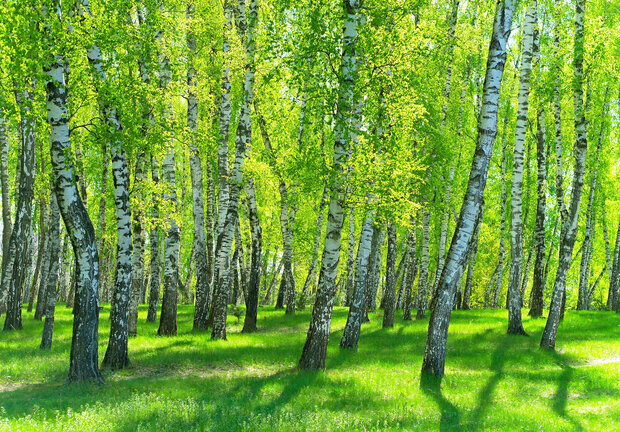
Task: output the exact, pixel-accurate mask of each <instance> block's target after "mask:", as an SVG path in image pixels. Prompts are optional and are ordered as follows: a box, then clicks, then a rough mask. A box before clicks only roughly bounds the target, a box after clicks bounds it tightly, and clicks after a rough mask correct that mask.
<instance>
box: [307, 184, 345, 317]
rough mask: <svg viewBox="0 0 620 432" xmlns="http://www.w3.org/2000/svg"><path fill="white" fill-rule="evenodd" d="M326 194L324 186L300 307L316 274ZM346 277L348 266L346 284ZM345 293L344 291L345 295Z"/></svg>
mask: <svg viewBox="0 0 620 432" xmlns="http://www.w3.org/2000/svg"><path fill="white" fill-rule="evenodd" d="M327 196H328V190H327V186H325V187H324V188H323V195H322V196H321V202H320V204H319V215H318V217H317V221H316V234H315V236H314V248H313V249H312V261H310V267H308V276H306V282H305V283H304V288H303V290H302V292H301V297H302V299H303V301H302V303H301V305H300V309H305V307H306V305H305V302H306V300H307V299H308V296H309V295H310V286H311V285H312V284H313V283H314V277H315V274H316V263H317V261H318V260H319V246H320V244H321V232H322V231H323V213H324V212H325V205H326V203H327ZM353 218H354V219H355V215H353ZM353 226H354V229H355V221H354V222H353ZM354 247H355V246H353V248H354ZM353 248H352V249H353ZM348 278H349V273H348V267H347V286H348V283H349V282H348V281H349V280H348ZM345 289H347V288H345ZM346 295H347V294H346V293H345V296H346ZM345 303H346V301H345Z"/></svg>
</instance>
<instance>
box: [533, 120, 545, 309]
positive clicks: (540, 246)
mask: <svg viewBox="0 0 620 432" xmlns="http://www.w3.org/2000/svg"><path fill="white" fill-rule="evenodd" d="M536 163H537V165H538V171H537V173H538V176H537V180H538V181H537V191H538V199H537V205H536V225H535V229H534V243H535V245H536V260H535V261H534V283H533V285H532V295H531V300H530V316H532V317H540V316H542V313H543V294H544V292H545V283H546V277H545V257H546V253H545V207H546V206H547V197H546V192H545V187H546V184H545V183H546V181H547V160H546V154H545V110H544V108H540V109H539V110H538V129H537V132H536Z"/></svg>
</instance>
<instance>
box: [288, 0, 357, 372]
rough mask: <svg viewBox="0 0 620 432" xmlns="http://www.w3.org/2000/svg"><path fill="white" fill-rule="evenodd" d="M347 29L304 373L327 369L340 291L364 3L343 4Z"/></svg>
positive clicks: (303, 358) (302, 361) (349, 1)
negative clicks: (330, 181)
mask: <svg viewBox="0 0 620 432" xmlns="http://www.w3.org/2000/svg"><path fill="white" fill-rule="evenodd" d="M343 8H344V15H345V18H344V28H343V46H342V61H341V63H340V82H339V88H338V103H337V107H336V118H335V129H334V160H333V164H332V173H333V178H334V183H333V186H332V188H331V191H332V194H331V198H330V203H329V213H328V218H327V229H326V234H325V246H324V249H323V257H322V260H321V272H320V274H319V283H318V288H317V293H316V300H315V302H314V307H313V309H312V318H311V320H310V327H309V328H308V334H307V336H306V342H305V344H304V348H303V351H302V353H301V358H300V359H299V367H300V368H301V369H315V370H316V369H324V368H325V357H326V355H327V343H328V341H329V328H330V325H331V318H332V309H333V306H334V296H335V290H336V276H337V273H338V262H339V261H340V244H341V233H342V225H343V223H344V208H343V205H344V185H343V178H342V176H343V174H344V163H345V157H346V151H347V145H348V143H349V140H350V139H351V136H352V135H356V133H357V131H355V130H351V129H352V128H351V126H350V125H351V115H352V111H353V102H354V95H355V81H356V78H357V75H358V70H357V55H356V42H357V37H358V29H357V27H358V22H359V19H360V15H359V12H360V8H361V1H360V0H343Z"/></svg>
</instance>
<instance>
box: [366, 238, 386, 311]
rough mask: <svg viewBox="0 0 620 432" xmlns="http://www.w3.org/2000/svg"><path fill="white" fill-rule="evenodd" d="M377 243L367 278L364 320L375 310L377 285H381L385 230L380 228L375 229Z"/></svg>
mask: <svg viewBox="0 0 620 432" xmlns="http://www.w3.org/2000/svg"><path fill="white" fill-rule="evenodd" d="M376 232H377V242H376V245H375V249H374V251H373V252H374V253H372V254H371V257H372V258H374V259H373V260H372V262H371V264H372V266H371V268H370V271H371V273H370V278H368V289H367V290H366V314H365V318H368V312H374V311H375V310H376V309H377V293H378V291H379V285H380V284H381V267H382V261H383V253H382V249H383V244H384V243H385V230H384V229H383V227H382V226H380V227H376Z"/></svg>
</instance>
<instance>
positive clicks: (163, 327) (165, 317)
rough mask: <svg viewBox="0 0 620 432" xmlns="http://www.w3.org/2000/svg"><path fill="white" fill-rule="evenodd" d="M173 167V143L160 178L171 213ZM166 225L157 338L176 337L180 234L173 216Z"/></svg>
mask: <svg viewBox="0 0 620 432" xmlns="http://www.w3.org/2000/svg"><path fill="white" fill-rule="evenodd" d="M174 167H175V154H174V143H172V144H171V145H170V148H169V150H168V154H167V155H166V158H165V159H164V162H163V164H162V176H163V180H164V184H165V186H166V189H165V192H164V201H167V202H168V205H169V206H170V208H172V211H173V212H174V213H176V206H177V193H176V176H175V172H174ZM166 223H167V226H168V232H167V235H166V254H165V258H164V296H163V299H162V303H161V315H160V317H159V329H158V330H157V334H158V335H159V336H176V334H177V289H178V282H179V280H178V274H179V246H180V244H179V242H180V233H179V225H178V224H177V221H176V219H175V218H174V217H173V215H168V216H167V220H166Z"/></svg>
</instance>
